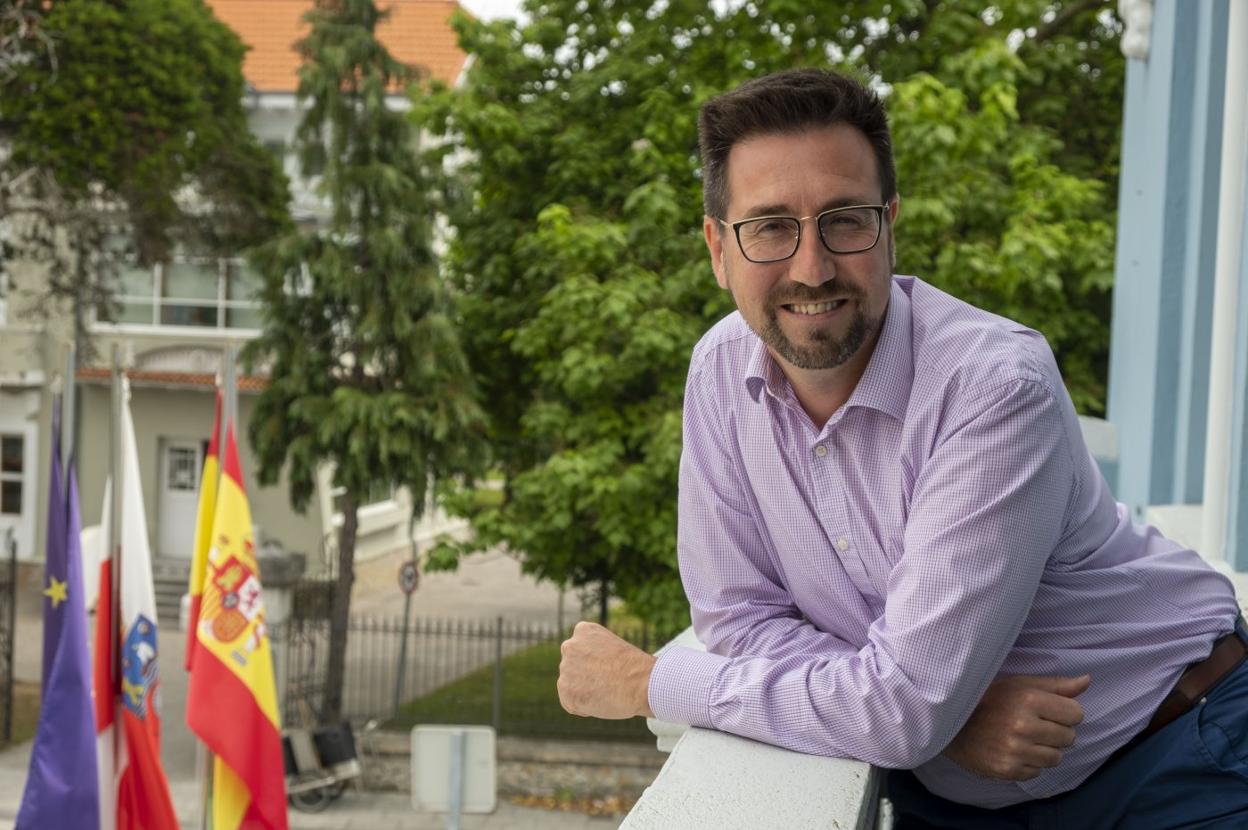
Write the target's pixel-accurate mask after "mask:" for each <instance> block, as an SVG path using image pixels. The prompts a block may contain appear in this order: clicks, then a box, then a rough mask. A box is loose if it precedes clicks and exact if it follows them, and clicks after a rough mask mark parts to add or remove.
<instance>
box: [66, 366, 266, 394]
mask: <svg viewBox="0 0 1248 830" xmlns="http://www.w3.org/2000/svg"><path fill="white" fill-rule="evenodd" d="M123 371H124V372H125V375H126V377H128V378H130V382H131V383H133V384H134V385H135V386H184V387H188V388H194V387H200V386H207V387H209V388H211V387H213V386H216V385H217V378H216V376H215V375H211V374H197V373H194V372H149V371H142V370H136V369H125V370H123ZM75 376H76V377H77V378H78V380H80V381H84V382H87V383H109V382H111V381H112V378H113V373H112V370H111V369H106V368H104V367H100V366H82V367H79V369H78V371H77V372H76V373H75ZM268 385H269V381H268V378H262V377H254V376H251V375H239V376H238V391H240V392H262V391H264V390H265V389H266V388H267V387H268Z"/></svg>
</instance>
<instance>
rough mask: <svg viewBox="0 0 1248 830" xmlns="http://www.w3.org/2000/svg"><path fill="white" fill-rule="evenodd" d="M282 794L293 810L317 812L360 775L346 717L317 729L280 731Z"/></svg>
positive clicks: (358, 762)
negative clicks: (337, 722) (284, 779)
mask: <svg viewBox="0 0 1248 830" xmlns="http://www.w3.org/2000/svg"><path fill="white" fill-rule="evenodd" d="M282 754H283V755H284V756H285V757H284V760H285V764H286V797H287V799H288V800H289V801H290V803H291V804H292V805H293V806H294V807H295V809H297V810H302V811H303V812H305V813H318V812H320V811H321V810H324V809H325V808H326V807H328V806H329V804H330V802H331V801H333V800H334V799H336V798H338V796H340V795H342V792H343V790H345V789H346V787H347V782H348V781H351V780H352V779H358V778H359V777H360V772H361V770H360V761H359V757H358V755H357V754H356V750H355V736H354V735H353V734H352V732H351V724H350V723H347V722H346V721H344V722H342V723H340V724H338V725H336V726H327V727H320V728H318V729H315V730H312V729H298V728H296V729H286V730H284V731H283V732H282Z"/></svg>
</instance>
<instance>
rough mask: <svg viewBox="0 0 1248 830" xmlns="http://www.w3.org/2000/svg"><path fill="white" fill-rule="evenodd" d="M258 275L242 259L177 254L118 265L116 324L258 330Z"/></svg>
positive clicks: (259, 319) (259, 318) (259, 316)
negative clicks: (145, 263)
mask: <svg viewBox="0 0 1248 830" xmlns="http://www.w3.org/2000/svg"><path fill="white" fill-rule="evenodd" d="M259 292H260V275H259V274H257V273H256V272H255V271H254V270H253V269H251V268H250V267H248V266H247V264H246V263H244V262H243V261H242V260H236V259H228V260H224V259H223V260H212V259H196V258H192V257H179V258H177V259H175V260H174V261H173V262H168V263H163V264H160V265H156V266H155V267H153V268H150V269H147V268H122V271H121V291H120V293H119V295H118V297H117V300H118V303H119V305H120V309H119V314H118V316H117V322H118V323H135V324H143V325H154V326H191V327H195V328H216V329H227V328H228V329H257V328H260V325H261V315H260V302H259V299H258V297H259Z"/></svg>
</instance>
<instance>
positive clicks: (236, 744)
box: [186, 424, 287, 830]
mask: <svg viewBox="0 0 1248 830" xmlns="http://www.w3.org/2000/svg"><path fill="white" fill-rule="evenodd" d="M223 456H224V458H223V461H224V464H223V465H222V475H221V481H220V485H219V486H218V489H217V501H216V505H215V508H216V509H215V512H214V516H213V523H212V533H211V535H210V536H209V539H208V542H209V546H208V552H207V555H206V556H205V557H204V561H205V570H204V576H203V582H202V585H203V595H202V599H201V602H200V606H199V616H198V619H197V620H196V623H195V654H194V656H193V658H192V660H191V679H190V688H189V690H188V694H187V703H186V721H187V724H188V725H189V726H190V727H191V730H192V731H193V732H195V734H197V735H198V736H199V738H200V739H201V740H202V741H203V742H204V743H205V744H206V745H207V747H208V749H209V750H211V751H212V753H213V754H214V755H215V756H216V757H215V760H214V766H213V792H212V826H213V830H286V828H287V818H286V778H285V768H284V765H283V758H282V743H281V722H280V719H279V715H278V709H277V693H276V690H275V687H274V680H273V654H272V651H271V649H270V646H269V637H268V630H267V628H266V626H265V611H264V601H263V598H262V596H261V586H260V569H259V565H258V563H257V561H256V554H255V540H254V538H253V534H252V524H251V510H250V508H249V506H248V504H247V494H246V492H245V491H244V490H243V479H242V473H241V469H240V465H239V461H238V447H237V445H236V444H235V441H234V428H233V425H232V424H231V425H229V427H228V430H227V435H226V442H225V447H224V453H223ZM197 559H198V557H197ZM192 584H194V583H192Z"/></svg>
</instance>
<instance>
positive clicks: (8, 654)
mask: <svg viewBox="0 0 1248 830" xmlns="http://www.w3.org/2000/svg"><path fill="white" fill-rule="evenodd" d="M6 536H7V538H8V542H9V543H8V545H7V546H6V547H8V549H9V551H8V553H9V563H8V565H9V580H8V584H7V585H5V586H4V587H5V590H6V591H8V594H9V596H8V600H7V605H8V612H9V614H8V616H9V618H8V619H7V620H5V621H4V622H5V624H6V625H7V626H8V632H7V633H6V634H5V636H4V655H3V658H4V671H5V674H6V675H8V676H7V677H5V678H4V742H5V743H6V744H7V743H8V742H9V741H11V740H13V676H14V671H13V653H14V644H15V641H16V634H17V628H16V625H17V537H16V536H15V535H14V534H13V530H12V529H10V530H9V532H8V533H7V534H6Z"/></svg>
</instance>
